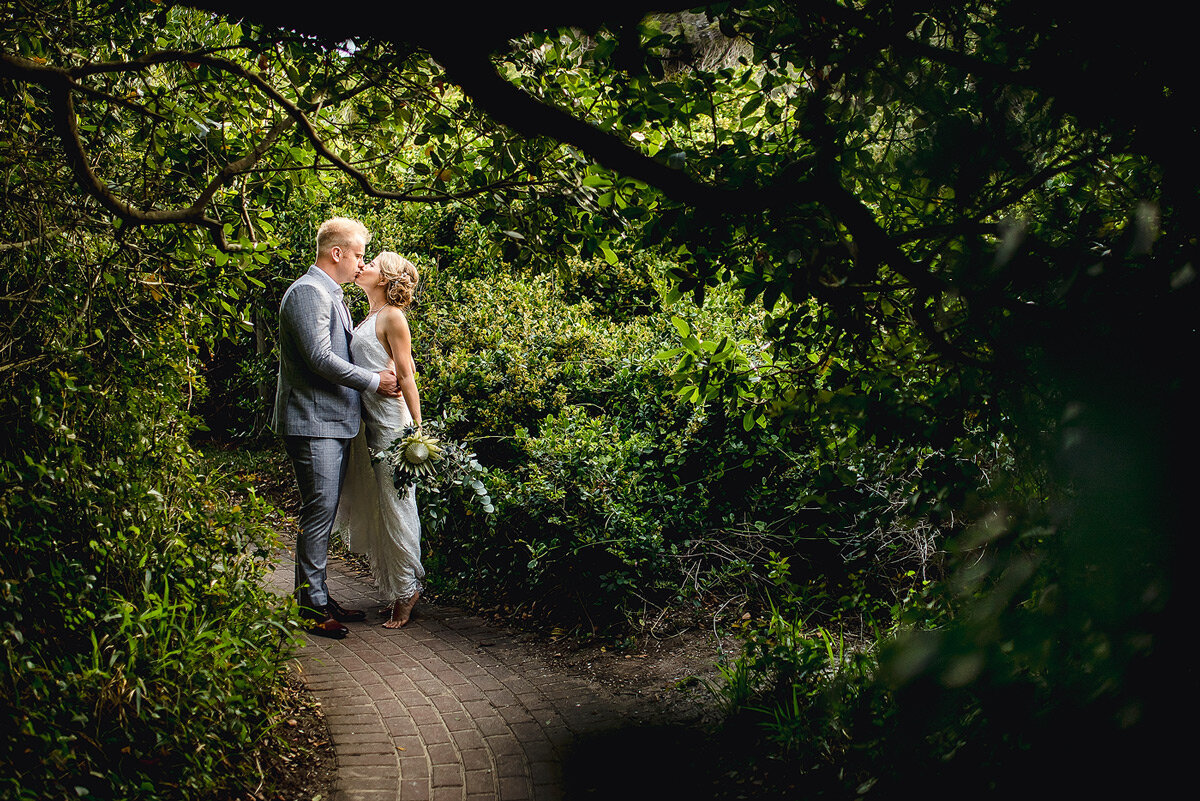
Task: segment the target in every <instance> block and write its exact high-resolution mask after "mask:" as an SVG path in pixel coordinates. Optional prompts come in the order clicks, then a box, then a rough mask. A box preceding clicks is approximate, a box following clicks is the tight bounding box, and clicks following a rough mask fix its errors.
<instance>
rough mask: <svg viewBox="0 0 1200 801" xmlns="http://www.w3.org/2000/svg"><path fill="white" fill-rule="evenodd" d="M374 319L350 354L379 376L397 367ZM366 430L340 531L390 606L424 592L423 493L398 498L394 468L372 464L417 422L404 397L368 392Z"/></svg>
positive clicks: (345, 488)
mask: <svg viewBox="0 0 1200 801" xmlns="http://www.w3.org/2000/svg"><path fill="white" fill-rule="evenodd" d="M376 316H377V315H374V314H373V315H371V316H369V317H367V319H365V320H363V321H362V322H361V323H359V325H358V327H357V328H355V329H354V338H353V339H352V340H351V341H350V352H351V353H352V354H353V355H354V363H355V364H356V365H358V366H360V367H364V368H366V369H367V370H371V371H373V372H379V371H380V370H387V369H390V368H391V365H392V360H391V358H389V357H388V354H387V351H386V350H384V349H383V344H382V343H380V341H379V337H378V336H377V335H376V334H375V318H376ZM362 402H363V403H362V405H363V429H362V430H360V431H359V432H358V436H357V437H355V438H354V440H353V442H351V444H350V452H349V454H348V455H347V466H346V480H345V482H344V483H343V484H342V493H341V496H340V497H339V499H338V510H337V516H336V518H335V519H334V522H333V529H334V531H340V532H341V533H342V536H343V537H344V538H345V540H346V544H347V546H348V547H349V549H350V550H351V551H353V552H354V553H364V554H366V555H367V557H368V558H369V560H370V563H371V574H372V576H374V578H375V584H376V586H377V587H378V588H379V594H380V595H381V596H382V597H383V599H384V600H385V601H386V602H387V603H391V602H392V601H396V600H408V599H409V598H411V597H412V595H413V593H414V592H417V591H418V590H420V589H421V581H420V580H421V579H422V578H423V577H424V576H425V569H424V568H423V567H421V521H420V519H419V518H418V517H417V490H416V487H409V488H408V489H407V490H405V491H404V493H403V494H402V495H401V494H398V493H397V491H396V487H395V485H394V484H393V483H392V469H391V467H389V466H388V465H385V464H382V463H379V464H374V465H373V464H371V453H373V452H375V451H379V450H382V449H384V448H386V447H387V446H388V445H391V444H392V440H394V439H395V438H396V437H397V436H398V435H399V433H400V430H401V429H402V428H404V427H405V426H406V425H408V424H410V423H411V422H412V415H411V414H410V413H409V411H408V404H406V403H405V402H404V398H385V397H384V396H382V395H379V394H377V393H375V392H364V393H363V396H362Z"/></svg>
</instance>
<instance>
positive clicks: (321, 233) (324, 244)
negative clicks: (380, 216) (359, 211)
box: [317, 217, 371, 258]
mask: <svg viewBox="0 0 1200 801" xmlns="http://www.w3.org/2000/svg"><path fill="white" fill-rule="evenodd" d="M356 236H361V237H362V240H363V244H364V245H365V244H366V243H368V242H370V241H371V232H370V231H368V230H367V227H366V226H365V225H363V224H362V223H360V222H359V221H358V220H352V219H350V218H349V217H331V218H329V219H328V220H326V221H325V222H323V223H321V227H320V228H318V229H317V258H321V256H324V255H326V254H327V253H329V251H330V250H331V249H333V248H341V249H342V250H345V249H346V248H348V247H350V240H351V239H353V238H354V237H356Z"/></svg>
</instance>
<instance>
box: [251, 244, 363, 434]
mask: <svg viewBox="0 0 1200 801" xmlns="http://www.w3.org/2000/svg"><path fill="white" fill-rule="evenodd" d="M377 382H378V376H377V375H376V374H375V373H373V372H371V371H369V370H365V369H363V368H362V367H356V366H355V365H354V364H352V363H351V356H350V315H349V313H348V312H346V311H345V306H344V305H343V303H342V288H341V287H340V286H338V284H337V282H335V281H334V280H333V279H332V278H330V277H329V276H328V275H326V274H325V272H324V271H322V270H320V269H319V268H317V267H316V265H313V266H312V267H309V269H308V272H307V273H305V274H304V275H302V276H300V277H299V278H297V279H296V280H295V281H294V282H293V283H292V285H291V286H289V287H288V288H287V291H286V292H284V293H283V300H282V301H281V302H280V304H279V383H278V385H277V387H276V390H275V414H274V421H273V428H274V429H275V432H276V433H277V434H280V435H282V436H302V437H333V438H336V439H351V438H353V437H354V436H355V435H356V434H358V428H359V422H360V420H361V417H362V401H361V396H360V395H359V393H360V392H363V391H366V390H371V391H374V389H375V388H376V387H378V386H379V384H378V383H377Z"/></svg>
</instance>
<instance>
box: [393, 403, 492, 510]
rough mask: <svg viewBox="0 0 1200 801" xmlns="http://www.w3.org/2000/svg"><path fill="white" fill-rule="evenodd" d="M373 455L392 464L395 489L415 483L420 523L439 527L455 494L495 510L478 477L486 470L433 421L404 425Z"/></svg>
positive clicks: (463, 446) (483, 508)
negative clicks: (419, 424)
mask: <svg viewBox="0 0 1200 801" xmlns="http://www.w3.org/2000/svg"><path fill="white" fill-rule="evenodd" d="M373 458H374V459H375V460H376V461H382V462H384V463H386V464H388V465H390V466H391V468H392V482H393V483H394V484H395V486H396V491H397V492H399V493H403V492H406V491H407V490H408V488H409V487H411V486H414V485H415V486H416V488H417V495H418V498H417V502H418V505H419V507H420V509H421V517H422V522H423V523H424V524H425V526H426V527H427V528H429V529H431V530H434V531H436V530H437V529H439V528H441V526H442V524H443V523H444V521H445V519H446V515H447V513H448V512H449V503H448V502H449V500H450V496H452V495H454V494H458V495H459V496H460V497H461V498H462V500H463V502H464V503H467V504H469V503H470V502H471V501H472V500H473V501H474V502H475V503H477V504H478V505H479V507H480V508H481V509H482V510H483V511H484V513H486V514H491V513H492V512H494V511H496V509H495V507H494V506H493V505H492V498H491V496H490V495H488V491H487V487H485V486H484V485H483V481H481V480H480V478H481V477H482V476H484V475H486V473H487V470H486V469H485V468H484V467H483V465H481V464H479V462H478V461H477V460H476V459H475V454H474V453H472V452H471V451H470V450H469V449H468V448H467V446H466V445H465V444H463V443H461V442H457V441H455V440H452V439H448V438H447V437H446V436H445V434H444V431H443V427H442V425H441V424H440V423H439V422H437V421H436V420H433V421H429V422H426V423H424V424H422V425H421V426H417V425H414V424H412V423H410V424H409V425H407V426H405V427H404V428H402V429H401V430H400V435H399V436H398V437H396V439H394V440H392V444H391V445H389V446H388V447H386V448H384V449H383V450H381V451H378V452H376V453H375V454H373Z"/></svg>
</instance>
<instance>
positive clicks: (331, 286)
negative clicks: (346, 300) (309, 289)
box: [308, 264, 345, 300]
mask: <svg viewBox="0 0 1200 801" xmlns="http://www.w3.org/2000/svg"><path fill="white" fill-rule="evenodd" d="M308 272H309V274H310V275H313V276H315V277H316V279H317V280H318V281H320V282H322V283H324V284H325V288H326V289H328V290H329V294H331V295H333V299H334V300H341V299H342V297H343V296H344V295H345V293H344V292H343V291H342V285H341V284H339V283H338V282H337V281H334V280H333V279H332V278H330V277H329V273H327V272H325V271H324V270H322V269H321V268H320V267H318V266H317V265H315V264H314V265H312V266H311V267H309V268H308Z"/></svg>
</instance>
